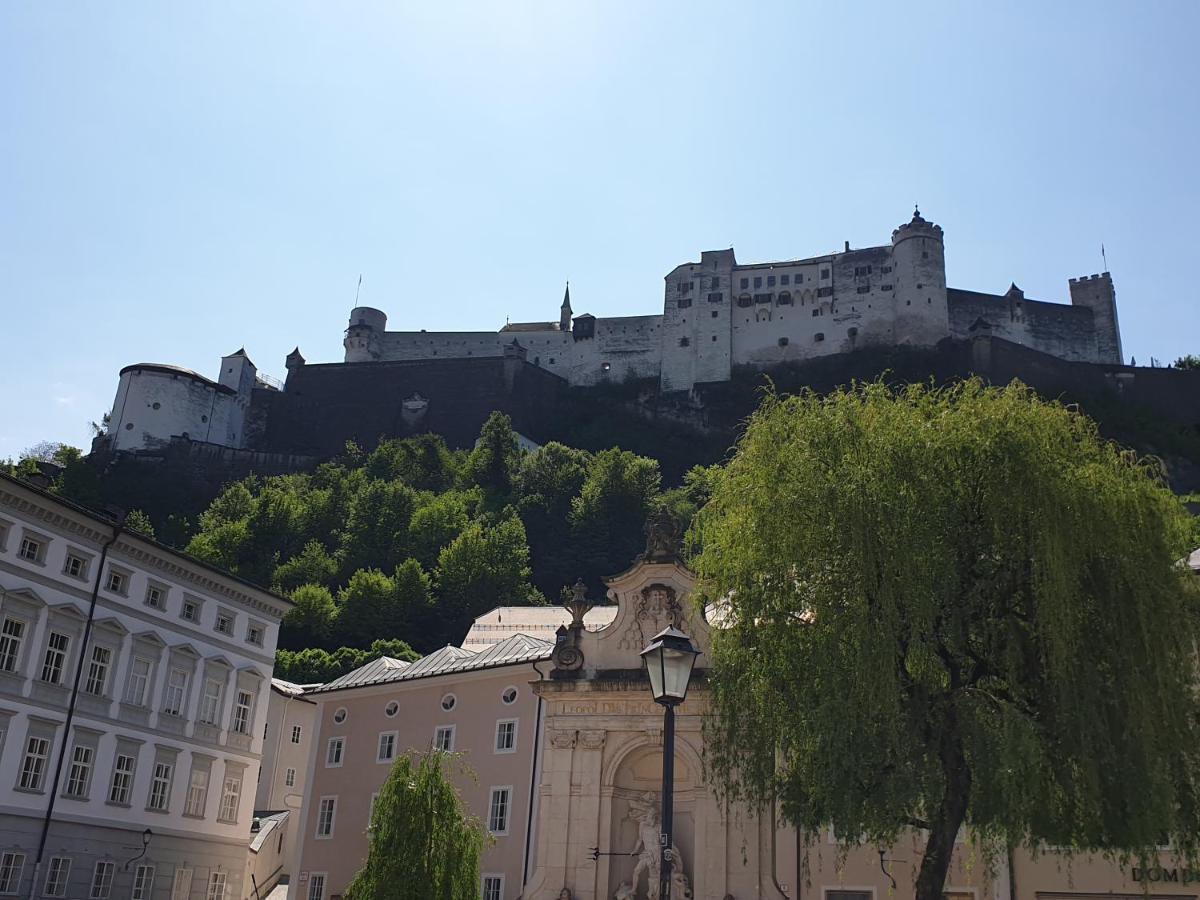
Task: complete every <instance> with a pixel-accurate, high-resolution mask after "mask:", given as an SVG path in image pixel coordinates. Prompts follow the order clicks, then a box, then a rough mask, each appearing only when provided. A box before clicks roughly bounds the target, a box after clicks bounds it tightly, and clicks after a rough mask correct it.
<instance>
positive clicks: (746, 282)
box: [741, 278, 750, 291]
mask: <svg viewBox="0 0 1200 900" xmlns="http://www.w3.org/2000/svg"><path fill="white" fill-rule="evenodd" d="M748 287H750V279H749V278H743V279H742V284H741V288H742V290H743V291H744V290H745V289H746V288H748Z"/></svg>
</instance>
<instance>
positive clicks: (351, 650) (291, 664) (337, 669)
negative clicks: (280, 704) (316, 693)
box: [274, 639, 421, 684]
mask: <svg viewBox="0 0 1200 900" xmlns="http://www.w3.org/2000/svg"><path fill="white" fill-rule="evenodd" d="M381 656H390V657H392V658H393V659H402V660H405V661H406V662H415V661H416V660H418V659H420V658H421V657H420V655H419V654H418V653H417V652H416V651H415V650H413V648H412V647H410V646H408V644H407V643H405V642H404V641H401V640H395V639H393V640H385V641H373V642H372V643H371V646H370V649H367V650H361V649H357V648H355V647H339V648H338V649H337V650H334V651H333V652H332V653H330V652H329V651H327V650H321V649H320V648H317V647H309V648H308V649H305V650H278V651H276V653H275V670H274V674H275V677H276V678H282V679H283V680H284V681H293V682H295V683H296V684H325V683H327V682H330V681H333V680H334V679H335V678H340V677H341V676H343V675H345V674H346V673H347V672H352V671H354V670H355V669H357V668H359V667H360V666H365V665H366V664H367V663H369V662H373V661H374V660H377V659H379V657H381Z"/></svg>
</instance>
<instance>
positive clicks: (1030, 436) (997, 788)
mask: <svg viewBox="0 0 1200 900" xmlns="http://www.w3.org/2000/svg"><path fill="white" fill-rule="evenodd" d="M1187 529H1188V522H1187V514H1186V512H1185V511H1184V510H1183V508H1182V506H1181V504H1180V503H1179V502H1178V501H1177V500H1176V498H1175V497H1174V496H1173V495H1172V494H1171V492H1170V491H1169V490H1168V489H1167V488H1166V487H1164V485H1163V483H1162V481H1161V479H1160V473H1159V469H1158V468H1157V467H1156V466H1155V465H1154V464H1153V463H1152V462H1150V461H1147V460H1144V459H1138V458H1137V457H1136V456H1135V455H1134V454H1132V453H1130V452H1129V451H1126V450H1122V449H1121V448H1119V447H1117V446H1115V445H1113V444H1111V443H1107V442H1105V441H1103V440H1102V439H1101V438H1100V437H1099V436H1098V434H1097V431H1096V427H1095V425H1094V424H1093V423H1092V422H1091V421H1089V420H1088V419H1086V418H1085V417H1083V416H1081V415H1079V414H1077V413H1075V412H1073V411H1072V410H1070V409H1068V408H1066V407H1064V406H1062V405H1057V404H1051V403H1045V402H1042V401H1040V400H1039V399H1037V398H1036V397H1035V396H1034V395H1033V393H1032V392H1030V391H1029V390H1027V389H1026V388H1024V387H1022V386H1019V385H1013V386H1010V387H1008V388H1004V389H993V388H987V387H985V386H983V385H982V384H981V383H979V382H978V381H970V382H967V383H964V384H961V385H958V386H956V387H953V388H947V389H932V388H925V387H909V388H905V389H902V390H899V391H898V392H894V391H892V390H890V389H889V388H887V387H885V386H883V385H881V384H872V385H867V386H860V387H858V388H855V389H853V390H848V391H844V392H839V393H834V394H831V395H828V396H826V397H817V396H815V395H812V394H807V395H804V396H799V397H789V398H780V397H776V396H768V397H767V398H766V399H765V402H764V403H763V405H762V407H761V408H760V409H759V410H758V412H757V413H756V414H755V415H754V416H753V417H752V418H751V420H750V422H749V424H748V428H747V430H746V433H745V435H744V437H743V439H742V440H741V441H740V443H739V445H738V447H737V451H736V454H735V456H734V458H733V459H732V461H731V463H730V465H729V466H728V467H727V469H726V471H725V473H724V475H723V476H722V477H721V479H720V481H719V483H718V484H717V486H716V488H715V492H714V495H713V497H712V500H711V502H710V503H709V504H708V505H707V506H706V507H705V509H704V510H703V511H702V513H701V514H700V517H699V520H698V523H697V525H696V530H697V534H696V536H697V537H699V538H700V539H701V545H702V547H703V550H702V552H701V553H700V555H699V557H698V559H697V560H696V566H697V568H698V571H699V573H700V575H701V579H702V584H703V585H705V591H704V592H705V593H706V594H707V595H708V597H709V598H710V599H713V598H718V599H720V601H721V602H723V603H724V604H726V605H727V607H728V610H727V612H728V615H727V616H725V617H724V618H725V621H726V624H727V625H728V627H727V628H725V629H722V630H719V631H718V633H717V634H716V635H715V636H714V640H713V650H712V652H713V671H712V688H713V714H712V716H711V718H710V720H709V723H708V742H707V746H708V750H709V754H710V762H711V765H712V768H713V770H714V773H715V774H716V775H717V776H718V777H717V783H718V784H719V785H723V786H724V788H725V789H726V790H727V791H728V792H729V795H730V796H732V797H733V798H734V799H739V798H740V799H743V800H750V801H753V802H762V801H764V800H765V799H767V798H768V797H772V796H773V797H776V798H778V799H779V800H780V804H781V809H782V813H783V815H784V817H785V818H786V819H787V820H788V821H790V822H791V823H792V824H794V825H795V826H796V827H799V828H801V829H803V830H805V831H807V832H809V833H817V831H818V830H819V829H821V828H824V827H827V826H830V825H832V827H833V829H834V831H835V833H836V834H837V835H838V836H839V838H840V839H841V840H843V841H846V842H849V843H854V842H860V841H861V842H864V843H870V844H875V845H878V846H881V847H883V846H888V845H890V844H891V843H893V842H894V841H895V840H896V839H897V838H899V837H900V835H901V834H902V832H904V831H905V830H907V829H911V828H920V829H925V830H927V839H926V843H925V847H924V853H923V858H922V860H921V864H920V870H919V873H918V876H917V886H916V896H917V897H918V898H919V900H938V898H940V897H941V892H942V890H943V888H944V882H945V877H946V873H947V869H948V866H949V865H950V862H951V854H952V852H953V848H954V841H955V836H956V834H957V833H958V831H959V829H960V827H961V826H962V825H964V824H966V825H967V826H968V827H969V828H970V829H972V831H973V834H974V836H975V837H976V838H978V839H979V840H980V844H981V846H984V847H1005V846H1009V847H1011V846H1017V845H1035V846H1036V845H1055V846H1059V847H1067V848H1074V849H1077V850H1080V851H1083V850H1087V851H1111V852H1113V853H1114V854H1118V855H1123V854H1129V855H1141V856H1143V857H1148V855H1149V854H1151V853H1153V852H1154V850H1155V847H1156V845H1158V844H1160V843H1161V842H1162V841H1163V838H1164V836H1165V835H1170V836H1171V838H1172V839H1173V841H1174V844H1175V847H1176V849H1177V850H1178V852H1179V853H1180V854H1181V856H1183V857H1185V858H1187V859H1195V858H1196V849H1197V840H1198V835H1200V725H1198V723H1200V702H1198V700H1197V695H1196V691H1195V681H1194V679H1193V676H1194V670H1193V668H1192V664H1193V661H1194V659H1195V656H1194V653H1195V651H1196V647H1197V644H1196V637H1197V620H1196V613H1197V606H1198V603H1200V597H1198V592H1197V584H1196V583H1195V582H1196V581H1197V579H1195V578H1194V577H1193V576H1190V575H1187V574H1185V573H1184V571H1183V569H1182V568H1181V567H1180V566H1179V565H1177V563H1176V561H1177V560H1179V559H1180V557H1181V556H1183V555H1184V551H1185V549H1186V547H1185V542H1186V537H1185V535H1186V532H1187Z"/></svg>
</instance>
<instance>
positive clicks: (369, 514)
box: [342, 480, 416, 573]
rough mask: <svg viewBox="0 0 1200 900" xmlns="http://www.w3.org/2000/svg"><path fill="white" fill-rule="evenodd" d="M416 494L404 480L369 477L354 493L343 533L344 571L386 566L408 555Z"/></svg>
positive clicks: (388, 567)
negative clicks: (373, 478)
mask: <svg viewBox="0 0 1200 900" xmlns="http://www.w3.org/2000/svg"><path fill="white" fill-rule="evenodd" d="M415 507H416V494H415V493H414V492H413V489H412V488H410V487H409V486H408V485H406V484H404V483H403V482H402V481H378V480H376V481H367V482H366V483H365V484H364V485H363V486H362V488H361V489H360V490H359V491H358V492H357V493H356V494H355V495H354V499H353V500H352V501H351V504H350V511H349V515H348V516H347V519H346V530H345V532H344V533H343V536H342V550H343V553H344V562H343V571H345V572H347V573H350V572H354V571H356V570H358V569H361V568H364V567H366V566H375V567H377V568H381V569H384V570H388V569H391V568H393V567H394V566H395V565H396V564H397V563H399V562H400V561H401V560H404V559H406V558H407V557H408V555H409V553H408V543H409V541H408V525H409V520H410V519H411V518H412V514H413V510H414V508H415Z"/></svg>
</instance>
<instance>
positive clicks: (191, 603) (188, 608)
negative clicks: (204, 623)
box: [179, 600, 200, 622]
mask: <svg viewBox="0 0 1200 900" xmlns="http://www.w3.org/2000/svg"><path fill="white" fill-rule="evenodd" d="M199 614H200V609H199V607H197V606H196V601H195V600H184V601H183V606H181V607H180V609H179V618H181V619H183V620H184V621H185V622H195V621H196V619H197V617H198V616H199Z"/></svg>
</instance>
